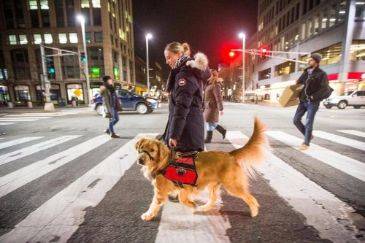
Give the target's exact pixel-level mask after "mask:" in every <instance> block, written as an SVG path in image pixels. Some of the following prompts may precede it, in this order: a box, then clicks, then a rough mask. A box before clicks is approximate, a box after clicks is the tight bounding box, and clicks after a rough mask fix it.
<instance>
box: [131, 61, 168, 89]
mask: <svg viewBox="0 0 365 243" xmlns="http://www.w3.org/2000/svg"><path fill="white" fill-rule="evenodd" d="M135 65H136V85H135V92H136V93H137V94H144V93H146V92H147V91H148V87H147V74H146V69H147V67H146V62H145V60H144V59H143V58H141V57H139V56H137V55H136V56H135ZM149 69H150V88H151V94H150V95H154V94H155V93H157V91H158V90H162V89H163V85H164V84H163V82H162V67H161V65H160V64H159V63H158V62H152V63H150V66H149Z"/></svg>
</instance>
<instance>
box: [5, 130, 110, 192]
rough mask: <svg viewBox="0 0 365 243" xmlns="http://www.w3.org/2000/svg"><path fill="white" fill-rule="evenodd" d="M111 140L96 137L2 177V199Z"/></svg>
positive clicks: (104, 137)
mask: <svg viewBox="0 0 365 243" xmlns="http://www.w3.org/2000/svg"><path fill="white" fill-rule="evenodd" d="M109 140H110V137H109V136H106V135H100V136H97V137H94V138H92V139H90V140H87V141H86V142H83V143H81V144H78V145H76V146H74V147H71V148H69V149H67V150H64V151H62V152H60V153H57V154H54V155H52V156H50V157H47V158H45V159H43V160H40V161H38V162H35V163H32V164H30V165H28V166H26V167H23V168H21V169H19V170H16V171H14V172H12V173H10V174H7V175H5V176H3V177H0V197H3V196H5V195H6V194H8V193H10V192H12V191H14V190H16V189H17V188H19V187H21V186H24V185H25V184H27V183H29V182H31V181H33V180H35V179H37V178H39V177H41V176H43V175H45V174H47V173H49V172H50V171H52V170H54V169H56V168H59V167H61V166H62V165H64V164H66V163H68V162H70V161H72V160H74V159H76V158H78V157H80V156H81V155H83V154H86V153H87V152H90V151H91V150H93V149H95V148H97V147H99V146H100V145H102V144H104V143H106V142H107V141H109Z"/></svg>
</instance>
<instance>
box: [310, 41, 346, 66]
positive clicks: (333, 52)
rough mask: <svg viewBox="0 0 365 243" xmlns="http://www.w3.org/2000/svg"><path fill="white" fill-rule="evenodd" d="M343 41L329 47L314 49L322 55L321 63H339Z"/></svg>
mask: <svg viewBox="0 0 365 243" xmlns="http://www.w3.org/2000/svg"><path fill="white" fill-rule="evenodd" d="M341 50H342V46H341V43H337V44H334V45H332V46H329V47H327V48H324V49H321V50H318V51H314V52H316V53H319V54H321V55H322V61H321V65H329V64H334V63H338V62H339V61H340V60H341Z"/></svg>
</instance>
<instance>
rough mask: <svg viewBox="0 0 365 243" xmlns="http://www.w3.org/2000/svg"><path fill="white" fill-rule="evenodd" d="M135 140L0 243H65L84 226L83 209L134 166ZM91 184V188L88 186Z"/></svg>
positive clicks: (1, 238) (31, 216)
mask: <svg viewBox="0 0 365 243" xmlns="http://www.w3.org/2000/svg"><path fill="white" fill-rule="evenodd" d="M151 135H152V134H151ZM153 135H154V136H155V135H157V134H153ZM136 139H137V138H135V139H132V140H131V141H129V142H128V143H127V144H125V145H124V146H122V147H121V148H120V149H118V150H117V151H116V152H114V153H113V154H111V155H110V156H109V157H107V158H106V159H104V160H103V161H102V162H100V163H99V164H98V165H96V166H95V167H94V168H92V169H91V170H89V171H88V172H87V173H85V174H84V175H83V176H81V177H80V178H78V179H77V180H76V181H75V182H73V183H72V184H70V185H69V186H67V187H66V188H65V189H64V190H62V191H61V192H59V193H58V194H56V195H55V196H54V197H52V198H51V199H49V200H48V201H47V202H45V203H44V204H43V205H42V206H40V207H39V208H38V209H37V210H35V211H34V212H32V213H31V214H29V215H28V217H26V218H25V219H24V220H23V221H21V222H20V223H19V224H17V225H16V227H15V229H13V230H12V231H10V232H9V233H7V234H5V235H2V236H1V237H0V241H1V242H19V241H22V242H25V241H32V242H49V241H50V240H52V238H53V237H54V235H59V236H60V239H59V240H58V242H66V241H67V239H68V238H69V237H70V236H71V235H72V234H73V232H75V231H76V230H77V228H78V227H79V225H80V224H81V223H82V222H83V220H84V214H85V212H84V209H85V208H87V207H94V206H96V205H97V204H98V203H99V202H100V201H101V200H102V199H103V197H104V196H105V194H106V193H107V192H108V191H109V190H110V189H111V188H112V187H113V186H114V185H115V183H117V182H118V180H119V179H120V178H121V177H122V176H123V175H124V172H125V171H126V170H127V169H128V168H129V167H130V166H131V165H132V164H133V163H134V162H135V160H136V159H137V154H136V152H135V151H134V144H135V142H136ZM92 184H94V186H90V185H92Z"/></svg>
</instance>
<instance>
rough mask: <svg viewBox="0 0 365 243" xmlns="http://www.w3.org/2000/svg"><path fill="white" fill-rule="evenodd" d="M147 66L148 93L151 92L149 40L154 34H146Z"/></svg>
mask: <svg viewBox="0 0 365 243" xmlns="http://www.w3.org/2000/svg"><path fill="white" fill-rule="evenodd" d="M145 37H146V68H147V94H150V67H149V58H148V40H150V39H152V34H151V33H147V34H146V36H145Z"/></svg>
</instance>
